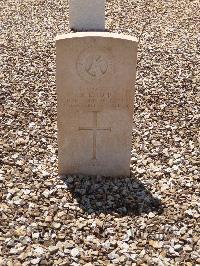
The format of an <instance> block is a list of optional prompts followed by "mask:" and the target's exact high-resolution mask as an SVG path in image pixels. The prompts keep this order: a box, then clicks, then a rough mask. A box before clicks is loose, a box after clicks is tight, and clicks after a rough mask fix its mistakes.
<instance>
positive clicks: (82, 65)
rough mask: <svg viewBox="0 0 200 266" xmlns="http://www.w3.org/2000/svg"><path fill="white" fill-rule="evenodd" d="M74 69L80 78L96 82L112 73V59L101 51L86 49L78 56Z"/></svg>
mask: <svg viewBox="0 0 200 266" xmlns="http://www.w3.org/2000/svg"><path fill="white" fill-rule="evenodd" d="M76 67H77V72H78V74H79V76H80V77H81V78H83V79H84V80H87V81H96V80H100V79H102V78H104V77H105V76H107V75H108V74H111V73H112V58H111V56H110V55H109V53H107V52H105V51H103V50H99V49H96V48H88V49H86V50H84V51H83V52H81V54H80V55H79V57H78V60H77V63H76Z"/></svg>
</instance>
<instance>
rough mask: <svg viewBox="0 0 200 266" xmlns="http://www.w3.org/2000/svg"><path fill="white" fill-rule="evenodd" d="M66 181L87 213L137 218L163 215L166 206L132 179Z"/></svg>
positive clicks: (95, 178) (73, 177)
mask: <svg viewBox="0 0 200 266" xmlns="http://www.w3.org/2000/svg"><path fill="white" fill-rule="evenodd" d="M62 180H63V181H64V183H65V184H66V185H67V189H69V191H70V192H71V194H72V196H73V197H74V198H75V199H76V200H77V202H78V204H79V207H80V208H81V209H82V210H83V211H84V212H86V213H89V214H92V213H96V214H101V213H104V214H114V215H117V216H126V215H129V216H132V215H133V216H137V215H141V214H142V213H147V214H148V213H149V212H157V213H158V214H161V213H162V211H163V206H162V204H161V201H160V200H159V199H158V198H155V197H154V196H153V195H152V194H151V192H150V191H149V190H148V189H147V188H145V186H144V185H143V184H142V182H141V181H139V180H138V179H135V178H133V177H130V178H122V177H121V178H106V177H87V176H65V177H62Z"/></svg>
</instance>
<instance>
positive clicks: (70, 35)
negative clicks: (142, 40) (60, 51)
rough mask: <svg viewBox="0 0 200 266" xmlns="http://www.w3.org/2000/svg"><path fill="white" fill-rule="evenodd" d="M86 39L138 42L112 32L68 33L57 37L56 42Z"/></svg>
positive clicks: (127, 36) (132, 38)
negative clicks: (97, 38)
mask: <svg viewBox="0 0 200 266" xmlns="http://www.w3.org/2000/svg"><path fill="white" fill-rule="evenodd" d="M84 37H102V38H113V39H122V40H127V41H132V42H136V43H137V42H138V40H137V38H136V37H133V36H129V35H124V34H118V33H110V32H76V33H68V34H61V35H58V36H57V37H56V40H57V41H58V40H64V39H70V38H84Z"/></svg>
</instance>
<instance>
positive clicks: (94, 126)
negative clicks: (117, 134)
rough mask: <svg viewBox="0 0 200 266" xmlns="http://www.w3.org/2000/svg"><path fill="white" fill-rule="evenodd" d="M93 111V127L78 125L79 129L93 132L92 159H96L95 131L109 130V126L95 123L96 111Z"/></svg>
mask: <svg viewBox="0 0 200 266" xmlns="http://www.w3.org/2000/svg"><path fill="white" fill-rule="evenodd" d="M92 113H93V127H79V130H89V131H92V132H93V154H92V160H96V159H97V156H96V154H97V133H98V131H111V128H100V127H98V124H97V114H98V112H96V111H95V112H92Z"/></svg>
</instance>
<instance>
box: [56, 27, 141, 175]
mask: <svg viewBox="0 0 200 266" xmlns="http://www.w3.org/2000/svg"><path fill="white" fill-rule="evenodd" d="M56 50H57V73H56V80H57V81H56V82H57V95H58V149H59V173H60V174H83V175H102V176H129V175H130V156H131V143H132V124H133V106H134V91H135V88H134V86H135V77H136V59H137V40H136V39H135V38H134V37H130V36H124V35H119V34H112V33H97V32H95V33H91V32H85V33H73V34H66V35H61V36H59V37H57V41H56Z"/></svg>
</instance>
